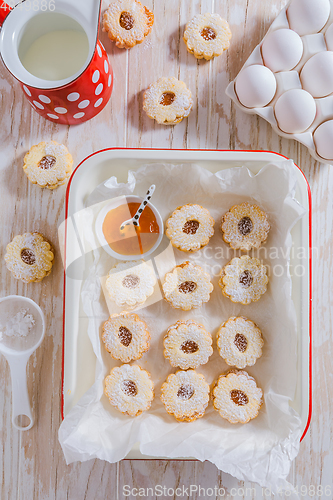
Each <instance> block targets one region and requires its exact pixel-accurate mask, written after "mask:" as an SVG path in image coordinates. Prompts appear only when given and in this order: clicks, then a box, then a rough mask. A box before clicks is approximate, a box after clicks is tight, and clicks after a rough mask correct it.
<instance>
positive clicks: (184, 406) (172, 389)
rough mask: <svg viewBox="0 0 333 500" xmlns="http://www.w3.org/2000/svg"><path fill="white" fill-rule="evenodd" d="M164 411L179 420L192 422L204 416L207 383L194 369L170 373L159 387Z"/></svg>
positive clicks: (207, 392) (207, 394)
mask: <svg viewBox="0 0 333 500" xmlns="http://www.w3.org/2000/svg"><path fill="white" fill-rule="evenodd" d="M161 401H162V403H163V404H164V406H165V409H166V411H167V412H168V413H169V414H170V415H173V416H174V417H175V418H176V420H178V421H179V422H184V421H186V422H193V420H196V419H197V418H201V417H203V416H204V413H205V409H206V408H207V405H208V402H209V385H208V384H207V382H206V380H205V377H204V376H203V375H201V374H200V373H196V372H195V371H194V370H187V371H182V370H179V371H177V372H176V373H172V374H171V375H169V376H168V378H167V379H166V381H165V382H164V384H162V387H161Z"/></svg>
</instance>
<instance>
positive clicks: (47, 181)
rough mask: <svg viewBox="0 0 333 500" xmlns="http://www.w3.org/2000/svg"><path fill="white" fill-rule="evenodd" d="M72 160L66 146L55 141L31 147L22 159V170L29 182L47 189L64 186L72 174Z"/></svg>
mask: <svg viewBox="0 0 333 500" xmlns="http://www.w3.org/2000/svg"><path fill="white" fill-rule="evenodd" d="M72 165H73V158H72V156H71V154H70V153H69V151H68V149H67V148H66V146H64V145H63V144H58V143H57V142H56V141H49V142H44V141H43V142H40V143H39V144H37V145H36V146H32V148H30V150H29V151H28V153H27V154H26V155H25V157H24V164H23V170H24V172H25V173H26V174H27V176H28V179H29V181H31V182H32V183H33V184H38V186H40V187H43V188H45V187H46V188H48V189H55V188H57V187H58V186H61V185H62V184H65V182H66V181H67V179H68V178H69V177H70V175H71V173H72Z"/></svg>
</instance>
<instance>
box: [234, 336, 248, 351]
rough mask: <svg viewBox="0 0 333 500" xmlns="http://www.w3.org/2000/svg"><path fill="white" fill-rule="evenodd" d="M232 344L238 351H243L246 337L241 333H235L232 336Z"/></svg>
mask: <svg viewBox="0 0 333 500" xmlns="http://www.w3.org/2000/svg"><path fill="white" fill-rule="evenodd" d="M234 344H235V346H236V347H237V349H238V350H239V351H240V352H245V351H246V348H247V340H246V337H244V335H243V334H242V333H236V335H235V338H234Z"/></svg>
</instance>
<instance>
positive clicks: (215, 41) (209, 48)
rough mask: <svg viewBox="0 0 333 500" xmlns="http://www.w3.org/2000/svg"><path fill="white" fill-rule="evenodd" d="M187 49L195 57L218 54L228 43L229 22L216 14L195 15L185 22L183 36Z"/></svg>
mask: <svg viewBox="0 0 333 500" xmlns="http://www.w3.org/2000/svg"><path fill="white" fill-rule="evenodd" d="M183 39H184V42H185V43H186V47H187V50H188V51H189V52H190V53H191V54H194V55H195V57H196V58H197V59H203V58H204V59H207V60H209V59H212V58H213V57H216V56H220V55H221V54H222V52H223V51H224V50H226V49H227V48H228V47H229V45H230V39H231V31H230V28H229V24H228V23H227V21H225V19H222V17H221V16H219V15H218V14H208V13H207V14H203V15H197V16H195V17H194V18H193V19H192V20H191V21H190V22H189V23H187V25H186V28H185V31H184V36H183Z"/></svg>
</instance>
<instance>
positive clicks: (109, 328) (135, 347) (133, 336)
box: [102, 312, 150, 363]
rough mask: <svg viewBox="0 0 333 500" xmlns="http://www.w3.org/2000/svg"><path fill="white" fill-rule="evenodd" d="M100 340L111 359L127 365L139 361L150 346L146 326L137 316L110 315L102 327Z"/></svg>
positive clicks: (131, 314) (129, 314)
mask: <svg viewBox="0 0 333 500" xmlns="http://www.w3.org/2000/svg"><path fill="white" fill-rule="evenodd" d="M102 340H103V342H104V346H105V349H106V350H107V351H108V352H109V353H110V355H111V358H114V359H119V360H120V361H122V362H123V363H128V362H129V361H133V360H136V359H140V358H141V356H142V355H143V353H144V352H147V351H148V349H149V346H150V333H149V331H148V328H147V325H146V323H145V322H144V321H142V319H140V318H139V316H138V315H137V314H134V313H126V312H124V313H121V314H112V315H111V316H110V317H109V319H108V320H107V321H105V323H104V325H103V333H102Z"/></svg>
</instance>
